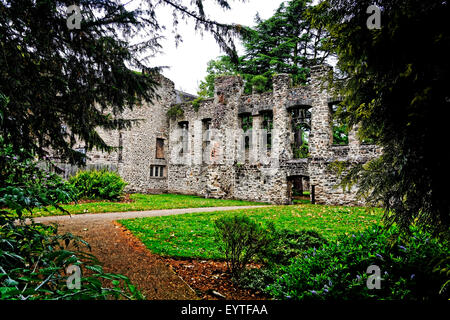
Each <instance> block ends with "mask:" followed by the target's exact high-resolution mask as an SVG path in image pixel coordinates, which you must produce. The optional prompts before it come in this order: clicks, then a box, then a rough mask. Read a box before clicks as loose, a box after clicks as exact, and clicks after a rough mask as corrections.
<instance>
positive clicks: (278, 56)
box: [201, 0, 329, 96]
mask: <svg viewBox="0 0 450 320" xmlns="http://www.w3.org/2000/svg"><path fill="white" fill-rule="evenodd" d="M315 10H316V9H315V7H314V6H312V5H311V1H310V0H291V1H288V2H284V3H282V4H281V5H280V7H279V8H278V9H277V10H276V12H275V13H274V15H273V16H272V17H270V18H269V19H267V20H262V19H261V18H260V17H259V16H258V15H257V16H256V17H255V22H256V26H255V27H254V28H250V27H244V28H243V29H242V31H241V40H242V43H243V46H244V49H245V54H244V55H243V56H241V57H239V58H238V60H237V63H236V62H235V60H234V59H231V58H230V57H228V58H226V57H219V58H218V59H217V60H212V61H210V62H209V64H208V70H207V71H208V75H207V77H206V79H205V81H204V82H203V83H202V84H201V88H203V89H204V88H205V87H206V88H208V89H207V90H206V91H207V93H208V95H209V96H212V95H213V93H214V80H213V79H214V77H216V76H217V75H221V74H239V75H241V76H242V77H243V79H244V81H245V84H246V85H245V92H246V93H247V94H248V93H251V92H252V87H255V86H256V87H258V90H259V91H263V90H270V89H271V87H272V81H271V80H272V76H273V75H274V74H275V73H288V74H291V76H292V78H293V81H294V84H300V83H305V82H306V81H307V78H308V76H309V67H310V66H312V65H316V64H320V63H323V62H324V61H325V60H326V59H327V58H328V56H329V50H328V47H327V32H326V30H325V28H324V27H323V26H322V25H319V27H318V28H315V27H313V26H312V24H311V18H312V17H313V13H314V12H315ZM224 63H225V65H226V69H225V70H222V68H217V66H218V65H222V66H224ZM232 63H233V64H234V65H233V64H232ZM211 66H214V68H211ZM255 77H256V79H255ZM261 83H263V85H262V87H261Z"/></svg>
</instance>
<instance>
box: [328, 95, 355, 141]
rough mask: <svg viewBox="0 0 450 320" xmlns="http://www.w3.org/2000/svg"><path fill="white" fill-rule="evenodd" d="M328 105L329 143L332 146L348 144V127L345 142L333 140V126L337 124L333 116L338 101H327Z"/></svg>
mask: <svg viewBox="0 0 450 320" xmlns="http://www.w3.org/2000/svg"><path fill="white" fill-rule="evenodd" d="M328 107H329V110H330V129H331V145H332V146H334V147H340V146H348V145H349V141H348V136H349V133H350V132H349V131H348V128H347V143H337V142H335V141H334V128H335V127H336V126H338V125H339V124H337V123H336V121H337V119H336V118H335V114H336V111H337V109H338V108H339V103H338V102H330V103H328ZM340 125H344V124H340Z"/></svg>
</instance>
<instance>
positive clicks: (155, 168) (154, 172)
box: [150, 164, 167, 179]
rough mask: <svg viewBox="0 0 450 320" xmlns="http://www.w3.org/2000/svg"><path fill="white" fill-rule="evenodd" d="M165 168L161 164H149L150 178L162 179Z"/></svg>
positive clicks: (164, 174) (164, 175)
mask: <svg viewBox="0 0 450 320" xmlns="http://www.w3.org/2000/svg"><path fill="white" fill-rule="evenodd" d="M166 173H167V169H166V166H163V165H153V164H152V165H150V178H152V179H164V178H166Z"/></svg>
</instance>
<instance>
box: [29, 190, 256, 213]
mask: <svg viewBox="0 0 450 320" xmlns="http://www.w3.org/2000/svg"><path fill="white" fill-rule="evenodd" d="M131 199H133V200H135V201H134V202H131V203H120V202H107V201H99V202H92V203H81V204H74V205H63V206H62V207H63V208H64V209H66V210H67V211H69V212H70V213H71V214H83V213H103V212H127V211H144V210H162V209H182V208H203V207H230V206H250V205H262V203H257V202H249V201H241V200H222V199H205V198H202V197H197V196H188V195H177V194H158V195H147V194H132V195H131ZM47 209H48V210H49V211H48V212H47V211H45V210H43V209H34V210H33V217H43V216H56V215H65V214H66V213H63V212H61V211H59V210H56V209H55V208H53V207H48V208H47Z"/></svg>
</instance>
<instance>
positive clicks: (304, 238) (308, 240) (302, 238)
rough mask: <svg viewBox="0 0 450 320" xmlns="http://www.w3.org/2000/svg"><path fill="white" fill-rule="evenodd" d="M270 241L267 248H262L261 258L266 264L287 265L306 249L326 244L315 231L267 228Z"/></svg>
mask: <svg viewBox="0 0 450 320" xmlns="http://www.w3.org/2000/svg"><path fill="white" fill-rule="evenodd" d="M269 229H270V233H271V234H272V239H273V240H272V241H271V243H270V245H269V246H267V247H266V248H263V250H262V254H261V257H262V258H263V260H265V261H266V262H267V263H268V264H282V265H285V264H288V263H289V260H290V259H291V258H294V257H296V256H298V255H300V254H301V253H302V252H304V251H305V250H307V249H310V248H316V249H318V248H320V247H321V246H322V245H324V244H325V243H327V241H326V240H325V238H323V237H322V236H321V235H320V234H319V233H317V232H316V231H311V230H300V231H293V230H285V229H281V230H275V229H274V227H273V226H270V227H269Z"/></svg>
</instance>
